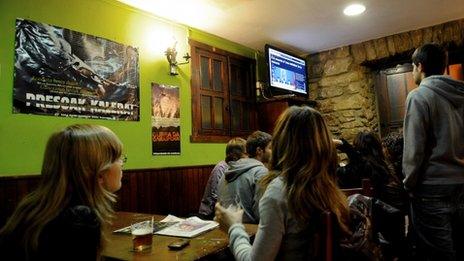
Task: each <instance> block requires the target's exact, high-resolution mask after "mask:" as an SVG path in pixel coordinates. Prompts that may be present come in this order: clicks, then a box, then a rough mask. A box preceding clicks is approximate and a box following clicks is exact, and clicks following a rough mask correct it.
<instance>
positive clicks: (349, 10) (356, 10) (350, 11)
mask: <svg viewBox="0 0 464 261" xmlns="http://www.w3.org/2000/svg"><path fill="white" fill-rule="evenodd" d="M364 11H366V7H365V6H364V5H362V4H352V5H349V6H347V7H346V8H345V9H344V10H343V13H344V14H345V15H347V16H354V15H359V14H362V13H364Z"/></svg>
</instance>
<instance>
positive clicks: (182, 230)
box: [155, 215, 219, 238]
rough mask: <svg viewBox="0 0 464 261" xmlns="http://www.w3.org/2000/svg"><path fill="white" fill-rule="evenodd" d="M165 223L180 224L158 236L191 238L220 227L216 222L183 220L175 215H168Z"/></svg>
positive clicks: (192, 219) (197, 219)
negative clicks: (174, 222)
mask: <svg viewBox="0 0 464 261" xmlns="http://www.w3.org/2000/svg"><path fill="white" fill-rule="evenodd" d="M163 221H168V222H173V221H177V222H178V223H176V224H174V225H172V226H170V227H167V228H165V229H162V230H160V231H158V232H156V233H155V234H156V235H165V236H174V237H188V238H191V237H195V236H197V235H199V234H202V233H204V232H206V231H209V230H212V229H214V228H216V227H218V226H219V224H218V223H217V222H215V221H209V220H202V219H200V218H198V217H190V218H187V219H181V218H178V217H176V216H173V215H168V216H167V217H166V218H164V219H163V220H162V222H163Z"/></svg>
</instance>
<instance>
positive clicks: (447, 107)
mask: <svg viewBox="0 0 464 261" xmlns="http://www.w3.org/2000/svg"><path fill="white" fill-rule="evenodd" d="M446 60H447V59H446V52H445V50H443V49H442V48H441V47H440V46H438V45H436V44H433V43H429V44H425V45H423V46H421V47H419V48H418V49H416V51H415V52H414V54H413V55H412V62H413V77H414V80H415V82H416V84H418V85H419V87H418V88H416V89H415V90H413V91H411V92H410V93H409V94H408V97H407V104H406V113H405V119H404V151H403V171H404V174H405V179H404V186H405V188H406V190H407V191H408V192H409V195H410V197H411V217H412V226H413V229H414V235H415V237H416V244H417V248H418V251H417V252H418V253H423V254H424V256H423V258H421V260H464V251H463V246H464V241H463V237H464V82H462V81H456V80H453V79H451V78H450V77H447V76H443V75H442V74H443V72H444V70H445V67H446Z"/></svg>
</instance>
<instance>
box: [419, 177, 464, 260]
mask: <svg viewBox="0 0 464 261" xmlns="http://www.w3.org/2000/svg"><path fill="white" fill-rule="evenodd" d="M411 220H412V226H413V230H414V235H415V239H416V240H417V242H416V243H417V250H418V253H423V255H424V256H423V257H422V258H420V259H421V260H451V261H454V260H464V253H463V252H464V251H463V250H464V249H463V248H464V184H457V185H454V184H453V185H420V186H419V187H418V188H417V190H416V191H415V193H414V197H413V199H412V200H411Z"/></svg>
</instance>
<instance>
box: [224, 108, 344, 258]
mask: <svg viewBox="0 0 464 261" xmlns="http://www.w3.org/2000/svg"><path fill="white" fill-rule="evenodd" d="M271 146H272V157H271V160H270V163H269V165H270V166H269V167H270V173H269V174H268V175H266V176H265V178H263V180H262V181H261V183H263V184H265V185H266V184H267V188H266V190H265V192H264V195H263V197H262V198H261V200H260V202H259V217H260V220H259V226H258V231H257V233H256V236H255V240H254V242H253V244H251V243H250V239H249V237H248V234H247V233H246V231H245V228H244V226H243V224H242V217H243V218H245V215H243V210H241V209H238V210H233V209H226V208H224V207H223V206H222V205H221V203H217V204H216V217H215V219H216V220H217V221H218V222H219V224H220V228H221V229H223V230H224V231H225V232H226V233H228V234H229V239H230V240H229V242H230V243H229V244H230V245H229V247H230V250H231V251H232V253H233V254H234V257H235V260H239V261H241V260H310V258H311V257H312V253H311V251H310V248H311V246H312V243H311V242H312V241H311V238H312V234H311V229H312V228H314V226H315V225H316V224H320V222H316V221H315V219H316V220H317V219H318V218H319V217H320V214H321V213H322V211H325V210H329V211H331V212H332V213H333V214H334V217H335V218H334V222H335V224H334V226H335V225H336V226H337V227H339V228H340V230H341V231H342V234H343V235H348V234H350V229H349V224H348V223H349V222H348V221H349V209H348V205H347V201H346V197H345V195H344V194H343V192H342V191H341V190H340V189H339V188H338V186H337V183H336V180H335V178H334V177H335V170H336V167H337V163H338V158H337V152H336V149H335V146H334V144H333V143H332V139H331V135H330V133H329V130H328V128H327V125H326V124H325V121H324V119H323V118H322V115H321V114H320V113H319V112H318V111H316V110H314V109H312V108H310V107H306V106H302V107H297V106H292V107H290V108H288V109H287V110H286V111H285V112H284V113H283V114H282V115H281V116H280V117H279V120H278V121H277V123H276V126H275V129H274V135H273V139H272V142H271Z"/></svg>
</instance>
